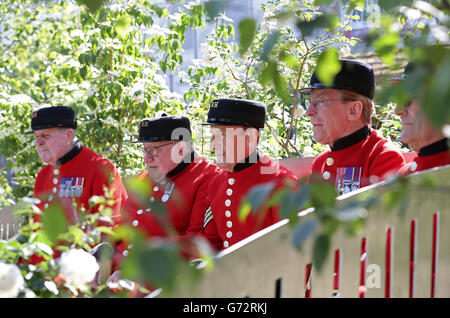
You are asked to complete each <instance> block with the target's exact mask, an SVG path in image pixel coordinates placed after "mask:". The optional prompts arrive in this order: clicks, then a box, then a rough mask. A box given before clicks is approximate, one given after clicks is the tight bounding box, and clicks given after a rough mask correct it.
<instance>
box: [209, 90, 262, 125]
mask: <svg viewBox="0 0 450 318" xmlns="http://www.w3.org/2000/svg"><path fill="white" fill-rule="evenodd" d="M265 119H266V105H265V104H264V103H261V102H257V101H253V100H246V99H238V98H217V99H214V100H213V101H212V102H211V104H210V108H209V111H208V119H207V122H206V123H204V125H217V126H233V125H238V126H245V127H253V128H257V129H259V128H264V122H265Z"/></svg>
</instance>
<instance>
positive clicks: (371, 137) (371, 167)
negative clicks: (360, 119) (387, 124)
mask: <svg viewBox="0 0 450 318" xmlns="http://www.w3.org/2000/svg"><path fill="white" fill-rule="evenodd" d="M332 149H333V150H328V151H325V152H323V153H321V154H320V155H319V156H317V158H316V159H315V160H314V162H313V165H312V173H313V174H320V176H321V178H323V179H324V180H326V181H327V182H332V183H334V184H335V186H336V189H337V190H338V192H339V194H344V193H348V192H350V191H353V190H356V189H359V188H362V187H365V186H367V185H369V184H372V183H376V182H379V181H381V180H383V179H384V178H386V177H387V176H388V175H389V174H392V173H397V172H398V171H399V170H400V169H401V168H402V167H403V166H404V165H405V160H404V158H403V156H402V154H401V152H400V150H399V149H397V147H395V145H394V144H392V143H391V142H389V141H388V140H387V139H385V138H383V137H382V136H379V135H378V133H377V132H376V131H375V130H373V129H372V128H369V127H368V126H365V127H363V128H362V129H360V130H358V131H356V132H355V133H353V134H351V135H349V136H347V137H344V138H341V139H339V140H338V141H336V142H335V143H334V144H333V147H332Z"/></svg>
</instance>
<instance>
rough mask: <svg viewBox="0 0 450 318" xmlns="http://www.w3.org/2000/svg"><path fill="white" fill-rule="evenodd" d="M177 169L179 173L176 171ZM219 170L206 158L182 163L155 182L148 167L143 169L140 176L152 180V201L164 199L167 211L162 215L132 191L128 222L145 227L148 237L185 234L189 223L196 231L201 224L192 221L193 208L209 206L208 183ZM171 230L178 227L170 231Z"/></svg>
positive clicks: (201, 208)
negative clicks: (149, 173)
mask: <svg viewBox="0 0 450 318" xmlns="http://www.w3.org/2000/svg"><path fill="white" fill-rule="evenodd" d="M175 170H179V171H178V172H177V171H175ZM174 171H175V172H176V173H175V174H174V175H173V172H174ZM217 173H218V168H217V166H215V165H213V164H210V163H208V162H207V161H206V160H205V159H204V158H196V160H194V161H192V162H191V163H188V164H183V163H182V164H180V165H179V166H178V167H177V168H175V169H174V170H172V171H171V172H170V173H169V175H170V176H168V177H167V178H166V180H164V181H163V182H161V183H160V184H155V183H152V181H151V179H150V177H149V175H148V171H147V170H146V171H143V172H142V173H140V174H139V175H138V178H139V179H140V180H145V181H146V182H148V183H149V185H150V189H151V193H149V196H148V197H149V199H150V202H159V203H162V204H163V205H164V207H165V209H166V213H167V214H162V215H161V214H158V212H155V211H152V210H151V208H149V207H148V206H145V204H144V203H143V202H139V200H138V198H137V197H135V196H134V195H133V194H132V193H131V192H130V194H129V195H130V197H129V199H128V202H127V204H126V209H125V213H126V220H127V222H128V223H129V224H131V225H132V226H133V227H137V228H139V229H141V230H143V231H144V232H145V233H146V235H147V236H148V237H154V236H159V237H167V236H181V235H185V234H186V230H187V229H188V227H190V232H191V233H192V234H194V233H196V232H199V231H201V229H202V227H201V225H200V224H197V225H195V226H194V225H191V224H190V222H191V212H192V210H203V211H205V210H206V208H207V207H208V203H207V201H206V195H207V190H208V183H209V181H210V180H211V178H212V177H213V176H215V175H216V174H217ZM168 230H174V231H173V232H172V233H169V232H168Z"/></svg>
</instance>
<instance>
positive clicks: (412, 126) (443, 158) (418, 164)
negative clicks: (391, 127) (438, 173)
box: [391, 62, 450, 174]
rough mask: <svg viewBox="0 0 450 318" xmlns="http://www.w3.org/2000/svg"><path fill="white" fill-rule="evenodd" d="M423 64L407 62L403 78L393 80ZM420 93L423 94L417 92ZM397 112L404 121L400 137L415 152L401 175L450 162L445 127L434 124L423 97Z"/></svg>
mask: <svg viewBox="0 0 450 318" xmlns="http://www.w3.org/2000/svg"><path fill="white" fill-rule="evenodd" d="M420 67H425V65H420V64H419V63H418V62H415V63H412V62H410V63H408V65H407V66H406V68H405V71H404V74H403V76H402V77H401V78H396V79H391V80H392V81H394V82H395V81H403V80H405V79H407V77H408V76H410V74H412V73H413V72H414V71H416V70H417V69H418V68H420ZM418 95H420V93H419V94H418ZM395 114H396V115H398V116H400V119H401V121H402V132H401V135H400V137H401V140H402V142H404V143H405V144H408V145H409V146H410V147H411V148H412V149H413V150H414V151H415V152H416V154H415V155H414V157H413V158H412V159H413V160H412V161H411V162H409V163H408V164H407V165H405V166H404V167H403V168H402V169H401V170H400V174H410V173H413V172H417V171H422V170H426V169H431V168H434V167H439V166H445V165H449V164H450V150H449V140H448V138H446V137H445V135H444V133H443V132H442V129H439V128H437V127H435V126H433V125H432V123H431V122H430V121H429V120H428V119H427V118H426V116H425V114H424V113H423V112H422V109H421V100H420V98H419V97H415V98H414V99H412V100H411V101H410V102H409V103H407V104H406V105H405V106H404V107H397V108H396V109H395Z"/></svg>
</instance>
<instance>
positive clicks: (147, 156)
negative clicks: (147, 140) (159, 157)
mask: <svg viewBox="0 0 450 318" xmlns="http://www.w3.org/2000/svg"><path fill="white" fill-rule="evenodd" d="M152 161H155V157H154V156H152V155H151V154H149V153H148V152H145V154H144V163H147V162H152Z"/></svg>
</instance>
